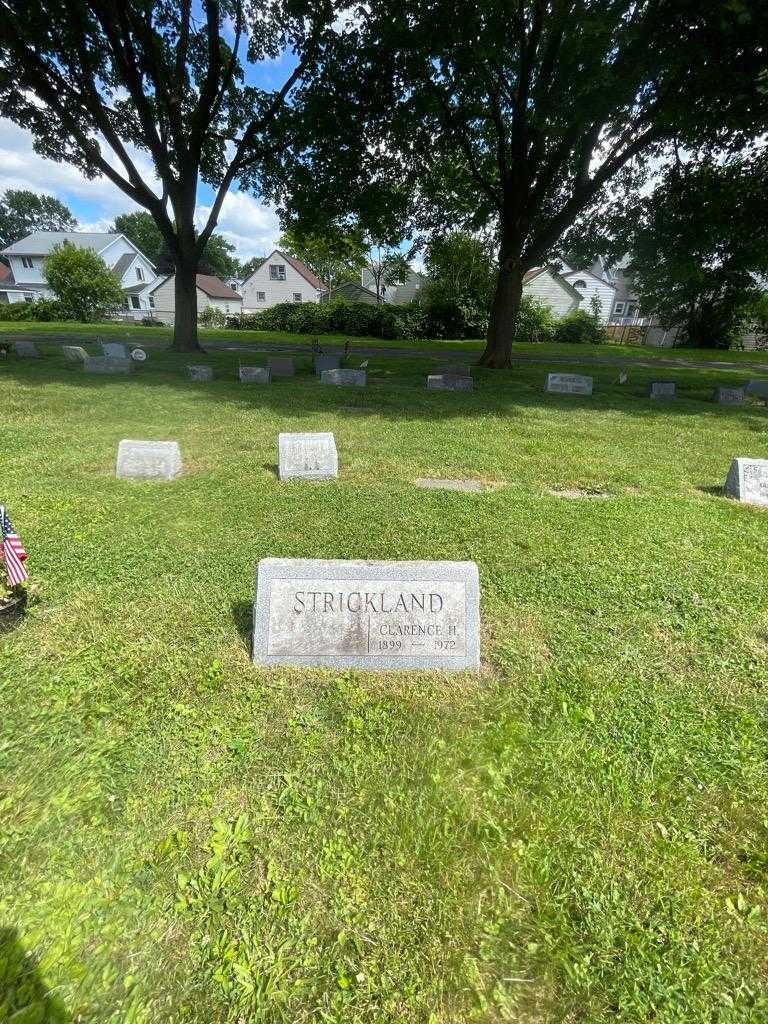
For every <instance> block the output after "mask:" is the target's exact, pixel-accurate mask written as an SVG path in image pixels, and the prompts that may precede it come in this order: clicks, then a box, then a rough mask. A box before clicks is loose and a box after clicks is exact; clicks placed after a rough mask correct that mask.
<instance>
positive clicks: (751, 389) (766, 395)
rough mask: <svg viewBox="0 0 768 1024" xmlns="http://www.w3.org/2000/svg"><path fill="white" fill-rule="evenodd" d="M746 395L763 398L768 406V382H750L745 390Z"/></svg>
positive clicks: (755, 380)
mask: <svg viewBox="0 0 768 1024" xmlns="http://www.w3.org/2000/svg"><path fill="white" fill-rule="evenodd" d="M744 393H745V394H747V395H751V396H752V397H753V398H762V400H763V401H764V402H765V403H767V404H768V380H757V379H754V380H750V381H747V386H746V387H745V388H744Z"/></svg>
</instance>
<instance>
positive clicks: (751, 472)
mask: <svg viewBox="0 0 768 1024" xmlns="http://www.w3.org/2000/svg"><path fill="white" fill-rule="evenodd" d="M724 491H725V493H726V494H727V495H728V497H729V498H736V499H737V500H738V501H743V502H745V503H746V504H748V505H768V459H734V460H733V462H732V463H731V468H730V469H729V470H728V476H727V477H726V480H725V487H724Z"/></svg>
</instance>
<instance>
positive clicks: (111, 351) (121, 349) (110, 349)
mask: <svg viewBox="0 0 768 1024" xmlns="http://www.w3.org/2000/svg"><path fill="white" fill-rule="evenodd" d="M101 351H102V352H103V353H104V357H105V359H130V358H131V353H130V352H129V351H128V346H127V345H124V344H123V343H122V341H102V343H101Z"/></svg>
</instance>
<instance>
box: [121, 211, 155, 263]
mask: <svg viewBox="0 0 768 1024" xmlns="http://www.w3.org/2000/svg"><path fill="white" fill-rule="evenodd" d="M112 231H113V232H114V233H115V234H119V235H125V237H126V238H127V239H129V240H130V241H131V242H133V244H134V245H135V246H136V248H137V249H138V250H139V251H140V252H142V253H143V254H144V255H145V256H146V257H147V259H148V260H149V262H150V263H151V264H152V265H153V266H154V267H157V265H158V262H159V260H160V255H161V253H162V251H163V249H164V248H165V242H164V240H163V236H162V234H161V233H160V228H159V227H158V226H157V224H156V222H155V218H154V217H153V216H152V214H151V213H147V211H146V210H135V211H134V212H133V213H121V214H119V216H117V217H115V222H114V224H113V225H112Z"/></svg>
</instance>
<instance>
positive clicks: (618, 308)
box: [613, 302, 624, 316]
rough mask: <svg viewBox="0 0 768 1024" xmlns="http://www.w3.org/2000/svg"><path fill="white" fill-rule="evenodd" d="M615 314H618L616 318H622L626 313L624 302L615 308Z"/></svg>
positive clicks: (617, 304)
mask: <svg viewBox="0 0 768 1024" xmlns="http://www.w3.org/2000/svg"><path fill="white" fill-rule="evenodd" d="M613 312H614V313H615V314H616V316H621V315H622V313H623V312H624V303H623V302H617V303H616V306H615V307H614V310H613Z"/></svg>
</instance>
